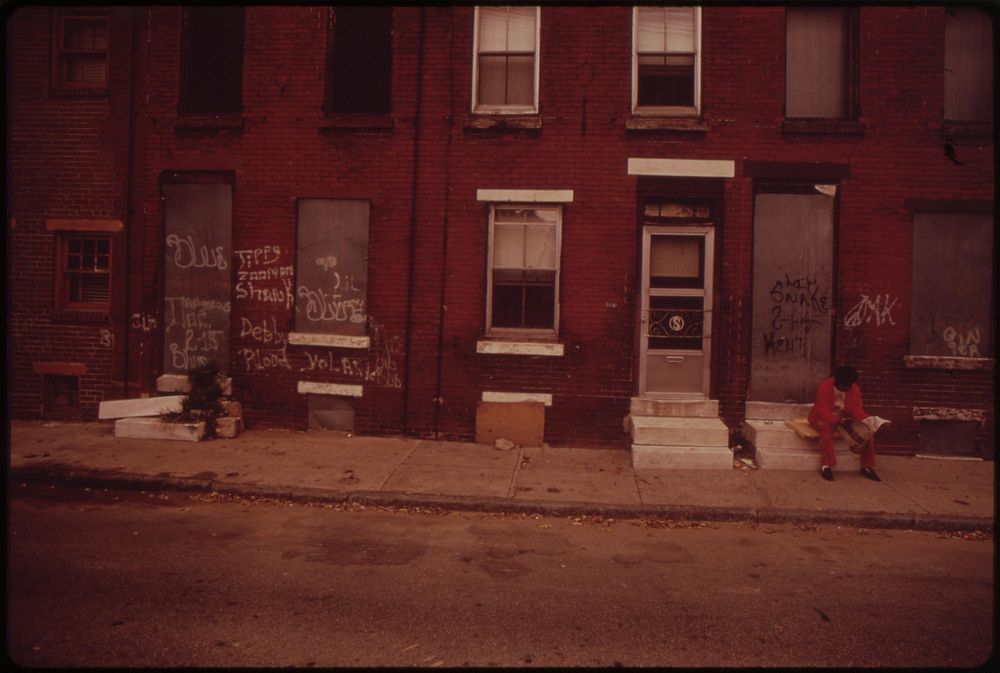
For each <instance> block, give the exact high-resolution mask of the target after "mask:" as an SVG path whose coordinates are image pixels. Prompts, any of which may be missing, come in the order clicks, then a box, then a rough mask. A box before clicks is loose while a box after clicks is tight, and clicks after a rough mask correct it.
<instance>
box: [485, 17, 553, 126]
mask: <svg viewBox="0 0 1000 673" xmlns="http://www.w3.org/2000/svg"><path fill="white" fill-rule="evenodd" d="M479 14H480V7H478V6H477V7H476V8H475V21H474V23H473V32H472V111H473V112H475V113H481V114H501V115H518V114H520V115H524V114H538V78H539V73H540V72H541V69H540V62H541V48H540V46H541V36H542V31H541V26H542V8H541V7H540V6H539V7H535V58H534V61H535V69H534V83H533V99H532V103H531V105H479V104H478V103H477V101H478V100H479Z"/></svg>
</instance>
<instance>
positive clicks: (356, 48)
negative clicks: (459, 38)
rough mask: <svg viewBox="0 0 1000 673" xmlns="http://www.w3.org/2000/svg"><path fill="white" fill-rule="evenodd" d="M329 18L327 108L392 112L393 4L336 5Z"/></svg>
mask: <svg viewBox="0 0 1000 673" xmlns="http://www.w3.org/2000/svg"><path fill="white" fill-rule="evenodd" d="M330 21H331V24H332V25H331V29H330V32H331V38H330V48H329V51H328V63H327V89H326V110H327V111H329V112H382V113H385V112H389V111H390V105H389V101H390V97H389V92H390V86H391V84H392V7H346V6H345V7H336V8H335V9H334V10H333V11H332V12H331V16H330Z"/></svg>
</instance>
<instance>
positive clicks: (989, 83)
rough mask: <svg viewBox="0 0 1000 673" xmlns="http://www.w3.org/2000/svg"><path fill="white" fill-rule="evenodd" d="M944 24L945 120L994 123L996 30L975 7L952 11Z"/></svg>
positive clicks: (987, 17)
mask: <svg viewBox="0 0 1000 673" xmlns="http://www.w3.org/2000/svg"><path fill="white" fill-rule="evenodd" d="M946 12H947V14H946V23H945V38H944V44H945V52H944V59H945V68H944V76H945V80H944V118H945V119H948V120H951V121H990V120H992V119H993V26H992V23H991V21H990V17H989V16H988V15H987V14H986V13H985V12H983V11H982V10H980V9H976V8H973V7H949V8H947V9H946Z"/></svg>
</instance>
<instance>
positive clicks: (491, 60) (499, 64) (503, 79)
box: [477, 55, 507, 105]
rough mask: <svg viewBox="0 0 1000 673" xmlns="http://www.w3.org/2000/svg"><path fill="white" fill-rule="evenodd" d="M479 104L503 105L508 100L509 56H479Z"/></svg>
mask: <svg viewBox="0 0 1000 673" xmlns="http://www.w3.org/2000/svg"><path fill="white" fill-rule="evenodd" d="M478 99H479V100H478V101H477V102H478V104H479V105H503V104H504V103H506V102H507V57H506V56H502V55H501V56H480V57H479V93H478Z"/></svg>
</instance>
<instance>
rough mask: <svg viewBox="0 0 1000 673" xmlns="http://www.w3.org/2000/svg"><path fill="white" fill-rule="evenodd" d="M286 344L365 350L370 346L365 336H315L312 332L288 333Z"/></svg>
mask: <svg viewBox="0 0 1000 673" xmlns="http://www.w3.org/2000/svg"><path fill="white" fill-rule="evenodd" d="M288 343H290V344H292V345H295V346H330V347H334V348H365V349H367V348H368V347H369V346H370V345H371V339H370V338H369V337H366V336H363V337H361V336H345V335H342V334H316V333H312V332H289V333H288Z"/></svg>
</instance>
